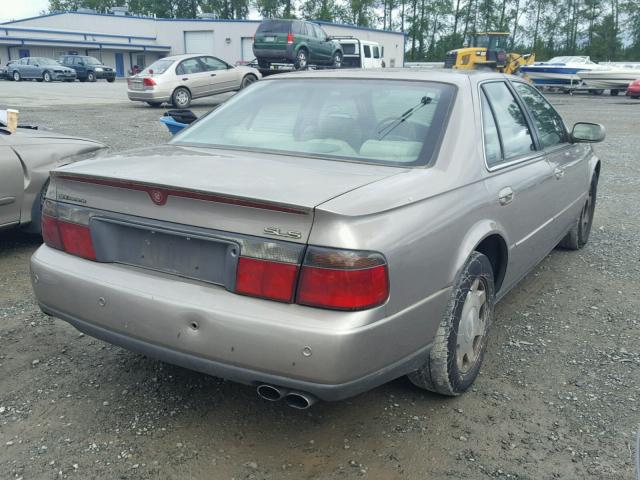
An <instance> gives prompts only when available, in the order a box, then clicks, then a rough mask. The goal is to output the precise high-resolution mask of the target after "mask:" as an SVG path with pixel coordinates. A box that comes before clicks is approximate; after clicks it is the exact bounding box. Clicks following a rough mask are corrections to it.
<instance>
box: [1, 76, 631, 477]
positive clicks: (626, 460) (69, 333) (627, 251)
mask: <svg viewBox="0 0 640 480" xmlns="http://www.w3.org/2000/svg"><path fill="white" fill-rule="evenodd" d="M4 85H7V83H6V82H5V83H0V105H2V104H3V103H5V104H6V103H8V101H9V97H7V96H6V94H5V93H3V87H4ZM550 98H551V100H552V102H553V103H554V104H555V105H557V107H558V108H559V110H560V111H561V112H562V113H563V114H564V115H565V118H566V120H567V121H568V123H572V122H575V121H577V120H579V119H580V120H590V121H597V122H601V123H603V124H605V125H606V127H607V130H608V136H607V140H606V141H605V142H604V143H602V144H599V145H598V146H597V147H596V150H597V152H598V153H599V155H600V156H601V157H602V159H603V168H602V177H601V181H600V188H599V199H598V206H597V210H596V217H595V220H594V230H593V232H592V236H591V240H590V243H589V245H588V246H587V247H586V248H585V249H584V250H582V251H579V252H568V251H555V252H553V253H552V254H551V255H550V256H549V257H547V258H546V259H545V260H544V261H543V262H542V263H541V264H540V265H539V266H538V267H537V268H536V269H535V270H534V271H533V272H532V273H531V274H530V275H529V276H528V277H527V278H526V279H525V280H524V281H523V282H522V283H521V284H520V285H519V286H518V287H517V288H515V289H514V290H513V291H512V292H511V293H510V294H509V295H507V297H506V298H505V299H504V300H503V301H502V302H501V303H500V304H499V305H498V306H497V308H496V321H495V323H494V326H493V331H492V338H491V340H490V343H489V347H488V350H489V351H488V355H487V357H486V361H485V365H484V368H483V370H482V372H481V375H480V377H479V379H478V381H477V383H476V385H475V388H473V390H471V391H469V392H468V393H467V394H465V395H463V396H462V397H459V398H454V399H449V398H442V397H439V396H436V395H432V394H429V393H424V392H422V391H419V390H417V389H416V388H414V387H412V386H411V385H410V384H409V382H408V381H406V380H405V379H399V380H397V381H394V382H391V383H389V384H387V385H384V386H382V387H379V388H377V389H375V390H373V391H371V392H369V393H366V394H363V395H360V396H358V397H356V398H353V399H351V400H349V401H344V402H338V403H318V404H316V405H315V406H314V407H313V408H312V409H310V410H307V411H304V412H299V411H294V410H292V409H289V408H287V407H286V406H284V405H282V404H271V403H267V402H264V401H262V400H259V399H258V398H257V397H256V393H255V390H254V389H252V388H250V387H247V386H242V385H237V384H233V383H231V382H226V381H223V380H220V379H216V378H213V377H209V376H206V375H202V374H199V373H194V372H191V371H188V370H184V369H181V368H178V367H174V366H171V365H167V364H164V363H161V362H158V361H155V360H152V359H148V358H145V357H143V356H140V355H136V354H133V353H130V352H128V351H125V350H122V349H120V348H117V347H114V346H111V345H108V344H105V343H102V342H100V341H98V340H94V339H92V338H90V337H87V336H83V335H81V334H79V333H78V332H77V331H76V330H74V329H73V328H72V327H70V326H68V325H67V324H66V323H63V322H61V321H59V320H54V319H52V318H49V317H46V316H44V315H43V314H42V313H40V311H39V310H38V308H37V306H36V304H35V301H34V297H33V294H32V292H31V287H30V283H29V267H28V259H29V256H30V255H31V253H32V252H33V251H34V250H35V249H36V248H37V247H38V245H39V243H40V241H39V239H38V238H35V237H31V236H27V235H25V234H22V233H19V232H2V233H0V345H1V347H2V348H1V349H0V478H3V479H4V478H7V479H9V478H23V479H25V480H26V479H58V478H77V479H83V478H109V479H115V478H120V479H137V478H153V479H156V478H157V479H165V478H207V479H212V478H215V479H231V478H233V479H238V480H239V479H280V478H291V479H325V478H326V479H329V478H357V477H361V478H369V479H395V478H409V479H425V478H436V479H440V478H455V479H468V478H469V479H478V478H500V479H507V478H510V479H559V478H561V479H569V478H579V479H583V478H594V479H595V478H604V479H622V478H631V476H632V472H633V465H632V458H633V453H634V452H633V449H634V435H635V432H636V431H637V430H638V428H639V426H640V412H639V408H640V407H639V401H640V346H639V342H638V338H639V336H640V319H639V318H638V312H639V311H640V295H638V290H639V287H640V265H639V262H640V249H639V241H638V238H640V215H638V212H637V206H638V204H639V203H640V193H639V192H640V188H639V187H640V167H639V165H638V160H639V156H638V152H639V151H640V137H639V136H638V131H637V126H638V125H639V124H640V102H634V101H632V100H629V99H626V98H622V97H617V98H615V97H592V96H586V95H576V96H568V95H550ZM43 103H44V102H43ZM74 103H75V104H74V105H72V106H71V105H64V104H63V103H61V104H53V105H47V106H42V107H39V106H37V104H36V103H35V102H32V106H27V107H22V108H20V110H21V114H22V119H23V120H24V121H26V122H31V123H36V124H40V125H50V126H55V128H56V130H58V131H60V132H63V133H70V134H77V135H83V136H87V137H92V138H96V139H98V140H102V141H105V142H106V143H108V144H109V145H111V146H112V148H113V149H114V150H121V149H125V148H130V147H134V146H143V145H153V144H157V143H160V142H163V141H165V140H166V139H167V138H168V133H167V132H166V130H165V129H164V127H163V126H162V125H160V124H159V123H158V121H157V119H158V117H159V115H160V111H159V110H154V109H150V108H147V107H143V106H142V105H134V104H130V103H127V102H123V101H120V100H117V99H114V101H113V102H111V103H108V104H104V103H103V104H102V105H100V106H99V107H97V106H96V105H93V104H91V102H90V101H87V102H74ZM213 105H215V102H210V103H207V102H204V103H201V104H200V106H198V107H196V108H195V109H194V110H195V111H196V113H197V114H201V113H203V112H205V111H207V110H208V109H210V108H211V107H212V106H213ZM19 106H20V105H19Z"/></svg>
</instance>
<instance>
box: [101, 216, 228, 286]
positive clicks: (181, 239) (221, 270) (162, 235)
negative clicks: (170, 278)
mask: <svg viewBox="0 0 640 480" xmlns="http://www.w3.org/2000/svg"><path fill="white" fill-rule="evenodd" d="M90 226H91V237H92V240H93V246H94V249H95V252H96V259H97V261H99V262H106V263H121V264H125V265H132V266H136V267H141V268H145V269H149V270H155V271H159V272H163V273H168V274H171V275H177V276H180V277H185V278H191V279H194V280H200V281H204V282H208V283H213V284H216V285H222V286H224V287H225V288H227V289H228V290H233V289H234V288H235V272H236V266H237V262H238V255H239V252H240V246H239V245H238V244H237V243H235V242H233V241H230V240H228V239H221V238H217V237H213V236H212V237H209V236H206V235H202V234H198V233H195V232H194V233H190V232H182V231H175V230H170V229H166V228H161V227H157V226H154V225H144V224H135V223H128V222H121V221H118V220H113V219H105V218H96V217H94V218H93V219H92V220H91V225H90Z"/></svg>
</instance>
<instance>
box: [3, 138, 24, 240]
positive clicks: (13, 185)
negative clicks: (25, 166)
mask: <svg viewBox="0 0 640 480" xmlns="http://www.w3.org/2000/svg"><path fill="white" fill-rule="evenodd" d="M3 143H4V142H3V140H2V139H1V138H0V227H3V226H7V225H12V224H14V223H18V222H19V221H20V205H21V204H22V194H23V187H24V177H23V175H22V167H21V165H20V159H19V158H18V156H17V155H16V154H15V152H14V151H13V149H12V148H11V147H9V146H8V145H4V144H3Z"/></svg>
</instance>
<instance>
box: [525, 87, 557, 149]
mask: <svg viewBox="0 0 640 480" xmlns="http://www.w3.org/2000/svg"><path fill="white" fill-rule="evenodd" d="M513 86H514V87H515V89H516V91H517V92H518V94H519V95H520V97H521V98H522V100H524V103H526V104H527V107H529V110H531V113H532V114H533V119H534V121H535V124H536V128H537V129H538V135H539V136H540V143H541V144H542V147H543V148H548V147H552V146H554V145H558V144H559V143H563V142H566V141H567V132H566V130H565V128H564V123H563V122H562V118H560V115H558V113H557V112H556V111H555V110H554V109H553V107H552V106H551V105H550V104H549V102H547V100H546V99H545V98H544V97H543V96H542V94H541V93H540V92H538V91H537V90H536V89H534V88H533V87H530V86H529V85H525V84H524V83H519V82H514V84H513Z"/></svg>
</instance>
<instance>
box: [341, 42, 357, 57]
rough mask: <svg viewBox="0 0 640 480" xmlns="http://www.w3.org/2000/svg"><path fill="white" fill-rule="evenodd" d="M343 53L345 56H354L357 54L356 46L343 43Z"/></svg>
mask: <svg viewBox="0 0 640 480" xmlns="http://www.w3.org/2000/svg"><path fill="white" fill-rule="evenodd" d="M340 46H341V47H342V53H344V54H345V55H353V54H355V53H356V46H355V44H353V43H341V44H340Z"/></svg>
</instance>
